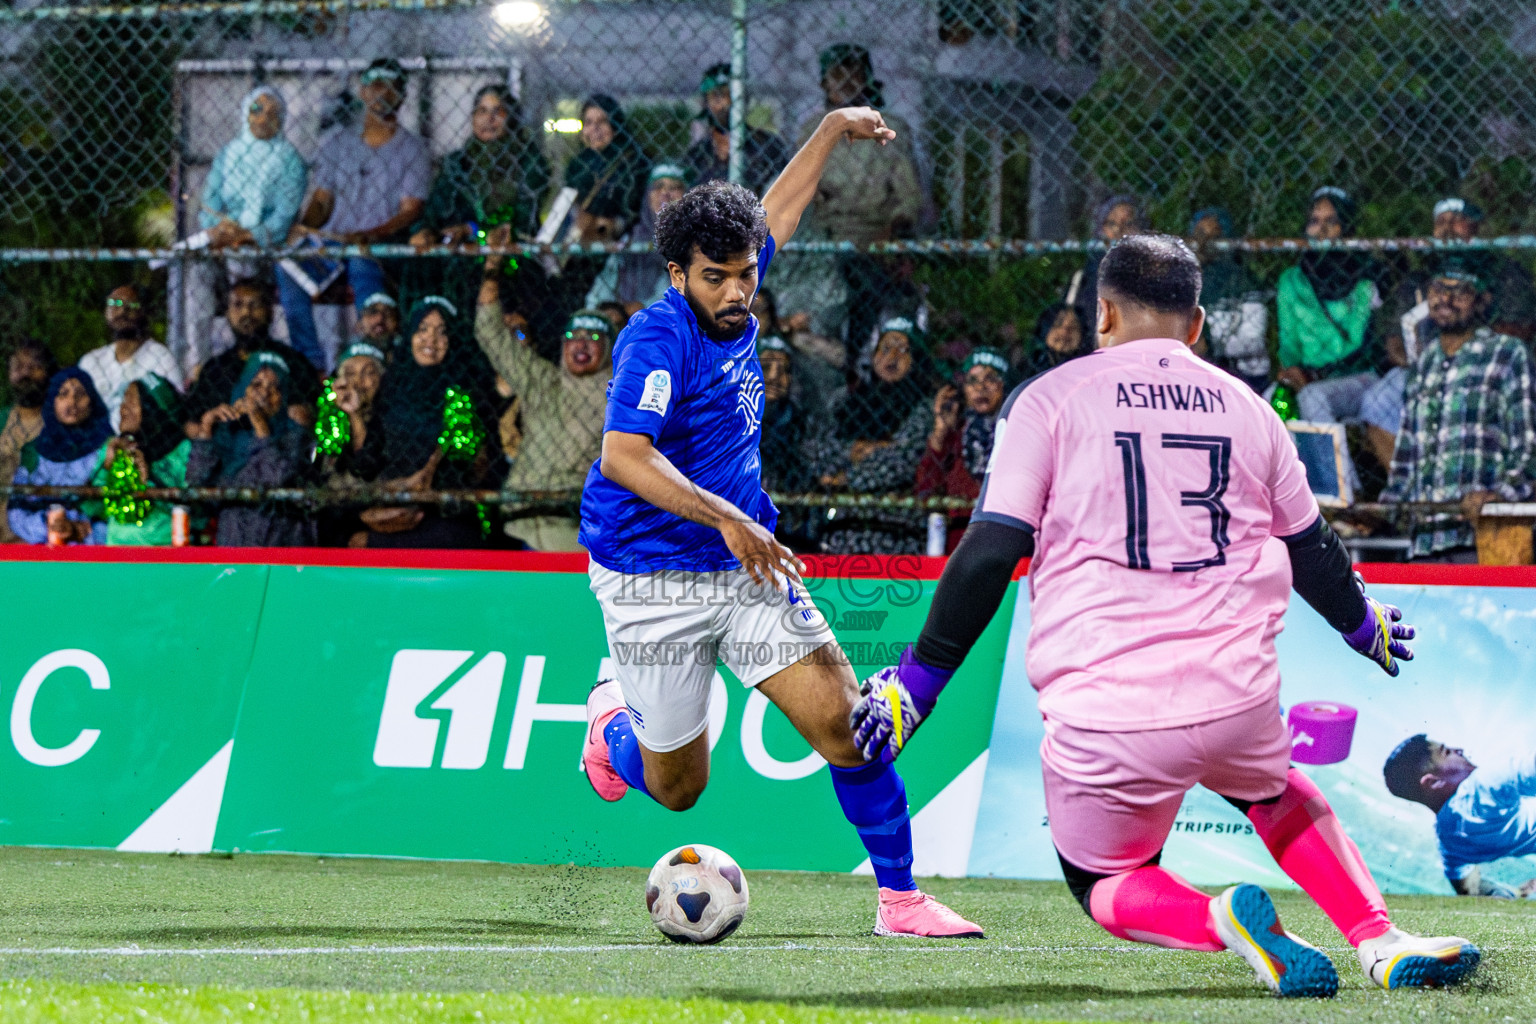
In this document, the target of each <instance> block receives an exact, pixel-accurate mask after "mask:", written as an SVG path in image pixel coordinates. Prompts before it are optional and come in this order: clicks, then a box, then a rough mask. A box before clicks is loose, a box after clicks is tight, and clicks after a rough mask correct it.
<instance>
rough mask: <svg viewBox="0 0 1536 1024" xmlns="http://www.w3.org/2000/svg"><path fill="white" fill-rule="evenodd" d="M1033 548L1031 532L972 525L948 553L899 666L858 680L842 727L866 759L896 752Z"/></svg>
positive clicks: (967, 651) (927, 710) (935, 698)
mask: <svg viewBox="0 0 1536 1024" xmlns="http://www.w3.org/2000/svg"><path fill="white" fill-rule="evenodd" d="M1034 551H1035V535H1034V533H1033V532H1032V531H1030V530H1027V529H1020V528H1019V527H1017V526H1011V525H1008V524H1005V523H998V522H986V521H982V522H972V523H971V525H970V526H969V527H968V528H967V529H966V531H965V536H964V537H962V538H961V539H960V546H959V547H957V548H956V549H955V553H954V554H953V555H952V556H950V559H949V564H947V565H946V566H945V567H944V574H943V575H942V576H940V577H939V586H938V589H937V590H936V591H935V593H934V595H933V605H932V607H930V608H929V609H928V621H927V622H925V623H924V624H923V632H922V634H921V635H919V636H918V639H917V643H916V644H915V645H914V646H912V647H908V648H907V649H906V650H905V651H904V652H902V655H901V663H900V664H898V665H893V666H891V667H890V668H883V669H881V670H880V671H879V672H876V673H875V674H874V675H872V676H870V677H869V678H868V679H866V680H864V683H863V685H862V686H860V688H859V694H860V697H859V702H858V703H857V704H855V705H854V708H853V713H852V715H850V716H849V723H850V724H851V725H852V726H853V741H854V743H855V745H857V746H858V748H859V751H860V752H861V753H862V754H863V755H864V757H865V758H866V759H868V760H874V759H875V758H877V757H884V758H886V759H887V760H889V759H891V758H894V757H895V756H896V755H897V754H899V753H901V750H902V748H903V747H905V746H906V744H907V741H908V740H909V739H911V738H912V733H913V732H914V731H916V729H917V727H918V726H919V725H921V724H922V722H923V720H924V719H925V718H927V717H928V714H929V713H930V712H931V711H932V710H933V707H934V704H936V703H937V702H938V699H939V694H940V693H942V692H943V690H944V687H945V686H946V685H947V684H948V683H949V680H950V678H951V677H952V676H953V675H954V674H955V672H956V670H958V669H959V668H960V665H961V663H962V662H964V661H965V657H966V655H968V654H970V653H971V648H972V647H974V646H975V645H976V641H977V639H978V638H979V637H980V636H981V634H982V632H983V631H984V630H985V629H986V628H987V625H988V624H989V623H990V622H991V621H992V617H993V616H994V615H996V614H997V609H998V607H999V606H1000V605H1001V604H1002V603H1003V597H1004V595H1006V594H1007V592H1008V583H1009V582H1010V581H1011V580H1012V579H1013V570H1014V569H1015V568H1016V567H1017V566H1018V564H1019V560H1020V559H1023V558H1028V557H1029V556H1030V555H1032V554H1034Z"/></svg>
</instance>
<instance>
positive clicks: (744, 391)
mask: <svg viewBox="0 0 1536 1024" xmlns="http://www.w3.org/2000/svg"><path fill="white" fill-rule="evenodd" d="M773 253H774V241H773V239H772V238H771V237H770V238H769V239H768V241H767V244H765V245H764V246H763V249H762V251H761V252H760V253H758V257H757V275H758V281H759V282H761V281H762V279H763V277H764V276H766V274H767V273H768V264H769V261H771V260H772V259H773ZM757 329H758V324H757V318H756V317H748V318H747V328H746V330H745V331H743V332H742V335H741V337H739V338H736V339H735V340H733V341H714V340H713V339H711V338H707V337H705V336H704V333H703V332H702V331H700V330H699V323H698V320H697V319H695V317H694V315H693V309H692V307H690V306H689V305H688V300H687V299H685V298H684V297H683V295H682V293H681V292H679V291H677V290H676V289H674V288H669V289H667V293H666V295H664V296H662V298H661V299H660V300H659V301H657V302H655V303H653V304H652V305H650V306H648V307H646V308H645V309H643V310H641V311H640V312H638V313H636V314H635V315H634V317H632V318H631V319H630V321H629V324H628V326H626V327H625V328H624V330H623V331H621V332H620V333H619V337H618V341H616V342H615V343H614V347H613V380H612V381H610V382H609V384H608V411H607V414H606V415H605V417H604V420H603V429H604V430H605V431H608V430H617V431H621V432H623V433H626V434H645V435H647V436H649V437H650V439H651V443H652V444H654V445H655V446H656V450H657V451H659V452H660V453H661V454H662V455H664V456H666V458H667V460H668V461H669V462H671V463H672V465H674V466H676V467H677V470H678V472H680V473H682V474H683V476H684V477H686V478H687V479H688V480H689V481H690V482H692V483H694V484H696V485H697V486H699V487H701V488H703V489H704V490H706V491H709V492H711V493H713V494H717V495H719V496H720V497H722V498H724V499H725V500H726V501H729V502H730V503H731V504H733V505H735V506H736V507H737V508H739V509H741V510H742V511H743V512H745V513H746V514H747V515H749V516H751V517H752V518H753V519H755V520H757V521H758V522H759V523H761V524H762V525H763V526H765V527H767V528H768V529H769V530H772V529H773V527H774V525H775V523H777V522H778V518H779V510H778V509H776V508H774V506H773V502H772V501H770V500H768V495H767V494H766V493H764V491H763V467H762V460H761V458H760V456H759V454H758V446H759V443H760V440H761V438H760V434H761V426H762V422H763V368H762V364H760V363H759V362H758V361H757ZM600 461H601V460H599V462H598V463H593V465H592V468H591V470H589V471H588V473H587V482H586V487H585V489H584V490H583V491H582V495H581V533H580V541H581V544H582V546H583V547H585V548H586V549H587V550H588V551H589V552H591V555H592V558H593V559H594V560H595V561H596V562H597V564H599V565H601V566H603V567H604V568H607V569H611V570H613V571H614V572H623V573H643V572H656V571H658V570H662V569H681V570H684V571H688V572H714V571H715V570H718V569H736V568H739V567H740V565H741V563H740V562H738V561H737V560H736V556H735V555H732V554H731V552H730V549H728V548H727V547H726V546H725V541H724V540H722V539H721V537H720V532H719V531H718V530H715V529H711V528H710V527H708V526H701V525H700V524H698V523H695V522H691V521H690V520H687V519H683V518H682V517H680V516H675V515H673V514H672V513H671V512H666V511H663V510H662V509H659V508H657V507H656V506H655V505H652V504H651V503H650V502H648V501H646V500H645V499H643V498H640V497H638V496H637V495H635V494H634V493H633V492H631V491H629V490H627V489H625V488H623V487H620V486H619V485H618V484H616V483H614V482H613V481H612V480H609V479H608V478H607V477H605V476H603V474H602V470H601V469H600V468H599V464H600Z"/></svg>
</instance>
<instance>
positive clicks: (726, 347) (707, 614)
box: [580, 107, 981, 937]
mask: <svg viewBox="0 0 1536 1024" xmlns="http://www.w3.org/2000/svg"><path fill="white" fill-rule="evenodd" d="M894 138H895V133H894V132H893V131H891V130H890V129H889V128H887V127H886V126H885V122H884V121H883V120H882V119H881V117H880V114H879V113H878V112H877V111H874V110H871V109H869V108H867V107H854V108H845V109H841V110H834V111H832V112H831V113H829V114H827V116H826V117H825V118H823V119H822V122H821V126H820V127H819V128H818V129H817V130H816V133H815V134H814V135H813V136H812V137H811V138H810V140H809V141H808V142H807V143H806V144H805V146H804V148H802V149H801V150H800V152H799V153H797V154H795V157H794V159H792V160H791V161H790V162H789V165H788V166H787V167H785V168H784V171H783V173H781V174H780V175H779V178H778V180H777V181H775V182H774V184H773V186H772V187H771V188H770V189H769V190H768V193H767V195H765V196H764V197H763V199H762V201H761V202H759V201H758V199H757V197H756V196H754V195H753V194H752V193H751V192H748V191H747V190H746V189H744V188H742V187H740V186H739V185H730V184H726V183H724V182H710V183H708V184H705V185H701V186H699V187H698V188H695V189H693V190H692V191H690V192H689V193H688V194H687V195H685V196H684V197H683V198H682V199H680V200H678V201H676V202H674V203H672V204H671V205H670V206H668V207H666V208H665V209H664V210H663V211H662V213H661V217H660V220H659V222H658V224H657V227H656V247H657V249H658V250H659V251H660V253H661V256H662V257H663V258H664V259H665V260H666V261H667V270H668V272H669V274H670V275H671V279H672V287H671V288H670V289H668V291H667V293H666V295H665V296H664V297H663V298H662V299H661V300H660V301H658V302H656V303H654V304H653V305H651V306H650V307H648V308H647V309H644V310H641V311H640V312H639V313H636V314H635V316H634V317H633V318H632V319H631V320H630V322H629V325H628V326H627V327H625V328H624V330H623V332H622V333H621V334H620V335H619V338H618V341H617V342H616V343H615V345H614V352H613V364H614V373H613V382H612V383H611V384H610V385H609V388H608V409H607V414H606V418H605V421H604V424H603V450H602V456H601V458H599V459H598V461H597V463H596V464H595V465H593V467H592V470H591V472H590V473H588V474H587V481H586V489H585V491H584V493H583V495H582V503H581V534H580V539H581V543H582V544H583V545H584V546H585V547H586V548H587V550H588V551H589V552H590V553H591V556H592V561H591V567H590V570H589V574H590V576H591V581H592V592H593V593H594V594H595V595H596V596H597V600H598V603H599V604H600V605H601V606H602V609H603V622H604V626H605V627H606V630H607V634H608V645H609V649H610V652H611V653H612V654H613V665H614V673H615V674H616V675H617V677H618V678H617V679H614V680H605V681H603V682H600V683H598V684H597V686H595V687H594V688H593V690H592V693H591V694H590V696H589V697H588V698H587V745H586V750H585V752H584V755H583V759H582V760H583V766H584V767H585V769H586V772H587V777H588V779H590V780H591V782H592V788H593V789H595V790H596V791H597V794H598V795H599V796H600V797H602V798H603V799H604V800H610V801H611V800H618V799H619V798H621V797H622V796H623V795H624V794H625V793H626V792H628V791H629V790H630V789H638V790H640V791H641V792H643V793H645V794H646V795H648V796H650V797H651V798H652V799H653V800H655V801H656V802H657V803H660V804H661V805H662V806H664V807H667V808H670V809H672V810H675V811H682V810H687V809H688V808H689V807H692V806H693V805H694V803H695V802H696V801H697V800H698V798H699V794H700V793H702V792H703V791H704V786H705V783H706V782H707V781H708V779H709V740H708V733H707V726H708V722H709V691H710V685H711V682H712V680H713V678H714V669H715V660H716V655H717V654H718V657H719V659H720V660H721V661H723V662H724V663H725V664H726V665H727V666H729V667H730V669H731V670H732V671H733V672H735V674H736V676H737V678H739V679H740V680H741V681H742V683H743V684H745V685H746V686H749V687H757V689H758V690H760V691H761V692H762V693H763V695H764V696H766V697H767V698H768V699H769V700H771V701H773V702H774V704H776V705H777V706H778V707H779V709H780V710H781V711H783V712H784V714H785V715H786V716H787V717H788V718H789V720H790V722H791V723H793V724H794V726H795V728H796V729H797V730H799V732H800V734H801V735H802V736H804V737H805V738H806V740H807V741H808V742H809V743H810V744H811V746H812V747H813V748H815V750H816V751H817V753H819V754H821V756H822V757H824V758H826V760H827V762H828V766H829V769H830V772H831V775H832V785H833V788H834V789H835V790H836V792H837V799H838V803H839V804H840V805H841V806H842V808H843V813H844V814H845V815H846V816H847V817H848V820H849V821H850V822H851V823H852V824H853V825H854V827H855V828H856V829H857V830H858V832H859V836H860V838H861V839H862V840H863V843H864V846H865V848H866V849H868V851H869V857H870V862H871V864H873V866H874V870H875V877H876V879H877V880H878V882H879V884H880V892H879V901H878V906H877V909H876V914H875V927H874V931H875V934H877V935H919V936H929V937H955V936H975V937H981V929H980V928H979V927H977V926H976V925H975V924H972V923H971V922H970V921H967V920H965V919H964V918H962V917H961V916H960V915H958V914H956V913H955V912H954V911H952V910H950V909H949V908H948V907H946V906H944V905H943V904H942V903H940V902H938V901H937V900H935V899H933V898H932V897H931V896H928V895H926V894H925V893H923V892H921V891H920V890H919V889H918V888H917V885H916V883H915V882H914V881H913V880H912V828H911V823H910V820H909V818H908V814H907V796H906V788H905V786H904V785H903V783H902V781H901V777H900V776H899V775H897V774H896V772H895V769H894V768H893V767H892V765H891V763H890V761H889V760H887V759H877V760H874V761H869V762H866V761H865V760H864V758H863V756H862V755H861V754H860V753H859V751H858V748H857V747H856V746H855V745H854V742H853V733H852V731H851V729H850V727H849V724H848V716H849V714H850V712H851V711H852V710H853V707H854V703H855V702H856V701H857V700H858V696H859V695H858V681H857V679H856V678H855V677H854V674H853V670H852V668H851V667H850V666H849V664H848V661H847V659H846V658H845V657H843V654H842V651H841V650H840V649H839V648H838V646H837V641H836V640H835V639H834V638H833V636H832V631H831V629H830V628H829V627H828V625H827V622H826V619H825V618H824V617H823V616H822V614H821V612H820V611H818V610H817V608H816V605H815V604H814V603H813V602H812V601H811V598H810V595H809V594H807V593H806V590H805V588H804V586H803V584H802V583H801V581H800V574H801V573H802V572H803V571H804V566H803V565H802V564H801V562H800V560H799V559H798V558H796V557H795V555H794V554H793V552H791V551H790V550H789V549H788V548H786V547H784V546H783V545H781V544H779V543H778V542H777V541H776V540H775V539H774V536H773V527H774V524H775V522H776V520H777V519H778V510H777V509H776V508H774V506H773V502H772V501H770V500H769V499H768V495H767V494H766V493H764V492H763V488H762V466H761V462H760V459H759V455H758V446H759V442H760V430H759V428H760V425H761V422H762V414H763V380H762V366H761V364H760V363H759V362H758V359H757V350H756V349H757V332H758V324H757V320H756V318H754V317H753V316H752V314H751V313H750V311H749V310H750V308H751V305H752V299H753V296H754V295H755V294H756V293H757V289H758V285H759V284H760V282H761V281H762V278H763V276H764V275H765V274H766V273H767V270H768V265H769V263H770V262H771V261H772V259H773V254H774V251H775V249H776V248H777V247H778V246H779V245H781V244H783V243H784V242H787V241H789V239H790V236H792V235H793V234H794V233H795V228H796V226H797V225H798V224H799V222H800V215H801V214H802V213H803V212H804V211H805V208H806V206H807V205H808V204H809V203H810V201H811V199H812V198H813V197H814V196H815V194H816V188H817V184H818V183H819V182H820V180H821V174H822V170H823V168H824V167H825V166H826V162H827V158H828V156H830V154H831V153H832V151H833V149H835V148H836V147H837V146H839V145H843V144H848V145H855V144H859V143H857V142H856V141H855V140H874V141H877V142H879V143H880V144H882V145H884V144H885V143H888V142H890V141H891V140H892V139H894ZM764 652H769V653H770V654H771V657H767V658H765V657H763V656H762V654H763V653H764Z"/></svg>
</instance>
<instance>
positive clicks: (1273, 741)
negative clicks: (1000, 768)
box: [1040, 704, 1291, 875]
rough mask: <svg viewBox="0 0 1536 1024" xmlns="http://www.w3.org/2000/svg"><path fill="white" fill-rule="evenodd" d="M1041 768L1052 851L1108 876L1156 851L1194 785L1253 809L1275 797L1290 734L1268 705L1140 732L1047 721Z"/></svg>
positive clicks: (1283, 779) (1280, 789)
mask: <svg viewBox="0 0 1536 1024" xmlns="http://www.w3.org/2000/svg"><path fill="white" fill-rule="evenodd" d="M1040 761H1041V768H1042V771H1043V774H1044V776H1045V809H1046V813H1047V815H1049V817H1050V823H1051V839H1052V840H1053V841H1054V842H1055V843H1056V849H1057V850H1058V851H1059V852H1060V853H1061V855H1062V856H1063V857H1065V858H1066V859H1067V860H1068V861H1069V862H1070V863H1072V864H1074V865H1076V866H1077V867H1079V868H1082V869H1084V870H1086V871H1092V872H1096V873H1098V874H1104V875H1117V874H1119V873H1120V872H1122V871H1130V870H1133V869H1135V868H1139V867H1141V866H1142V865H1143V864H1145V863H1146V862H1147V861H1148V860H1150V859H1151V858H1152V855H1153V854H1155V853H1157V851H1159V850H1161V849H1162V848H1163V844H1164V843H1165V842H1167V841H1168V833H1169V831H1171V830H1172V828H1173V820H1174V817H1175V816H1176V815H1177V814H1178V813H1179V805H1180V804H1181V803H1182V802H1183V801H1184V794H1185V793H1187V792H1189V790H1190V789H1191V788H1193V787H1194V786H1195V785H1196V784H1199V785H1202V786H1204V787H1205V788H1207V789H1209V790H1213V791H1214V792H1216V793H1218V794H1219V795H1221V796H1230V797H1235V798H1236V799H1239V800H1248V801H1254V802H1257V801H1260V800H1268V799H1271V798H1273V797H1277V796H1279V795H1280V794H1281V793H1282V792H1284V791H1285V785H1286V773H1287V772H1288V771H1289V770H1290V765H1291V734H1290V730H1289V729H1287V728H1286V726H1285V722H1284V721H1283V720H1282V719H1281V718H1280V709H1279V708H1278V707H1277V706H1275V705H1273V704H1264V705H1262V706H1260V707H1257V708H1254V709H1252V710H1250V711H1243V712H1239V713H1238V714H1235V715H1232V716H1230V717H1228V718H1221V719H1217V720H1216V721H1214V722H1205V723H1202V724H1200V725H1188V726H1182V727H1180V728H1177V729H1150V730H1147V731H1145V732H1094V731H1092V730H1089V729H1076V728H1073V727H1072V726H1070V725H1066V724H1064V723H1062V722H1053V721H1051V720H1050V719H1046V722H1045V739H1044V740H1043V741H1042V742H1041V744H1040Z"/></svg>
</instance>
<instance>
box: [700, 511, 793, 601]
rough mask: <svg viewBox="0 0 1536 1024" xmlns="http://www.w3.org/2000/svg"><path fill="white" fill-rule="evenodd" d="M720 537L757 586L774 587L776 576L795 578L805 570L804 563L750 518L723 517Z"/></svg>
mask: <svg viewBox="0 0 1536 1024" xmlns="http://www.w3.org/2000/svg"><path fill="white" fill-rule="evenodd" d="M720 537H721V539H722V540H724V541H725V546H726V547H727V548H729V549H730V552H731V554H733V555H735V556H736V560H737V561H739V562H740V563H741V567H742V568H743V569H745V570H746V573H747V575H748V576H750V577H752V582H754V583H756V584H757V585H758V586H761V587H775V588H777V587H778V585H779V584H778V577H780V576H783V577H785V578H788V579H795V580H798V579H800V577H801V575H802V574H803V573H804V572H805V563H804V562H802V561H800V559H799V557H798V556H797V555H796V554H795V553H794V552H793V551H791V550H789V548H787V547H785V546H784V545H783V544H780V543H779V542H778V541H777V540H776V539H774V536H773V534H772V533H769V532H768V531H767V530H766V529H764V528H763V526H762V524H760V523H757V522H754V521H753V520H750V519H747V520H737V519H728V520H726V521H725V522H724V523H722V524H721V526H720Z"/></svg>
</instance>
